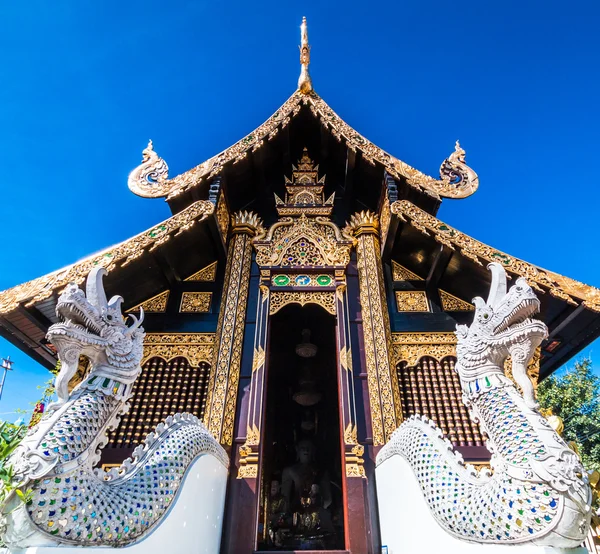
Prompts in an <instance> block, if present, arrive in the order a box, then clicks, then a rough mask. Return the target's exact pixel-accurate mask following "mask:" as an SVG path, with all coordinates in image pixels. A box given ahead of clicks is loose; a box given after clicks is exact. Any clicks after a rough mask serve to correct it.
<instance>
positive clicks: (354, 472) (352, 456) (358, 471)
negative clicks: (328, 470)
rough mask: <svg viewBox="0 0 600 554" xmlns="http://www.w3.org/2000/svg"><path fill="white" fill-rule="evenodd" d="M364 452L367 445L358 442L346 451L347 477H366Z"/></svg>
mask: <svg viewBox="0 0 600 554" xmlns="http://www.w3.org/2000/svg"><path fill="white" fill-rule="evenodd" d="M364 453H365V447H364V446H363V445H362V444H356V445H354V446H353V447H352V448H351V449H350V451H347V452H346V460H345V461H346V477H366V474H365V467H364V463H365V461H364V459H363V455H364Z"/></svg>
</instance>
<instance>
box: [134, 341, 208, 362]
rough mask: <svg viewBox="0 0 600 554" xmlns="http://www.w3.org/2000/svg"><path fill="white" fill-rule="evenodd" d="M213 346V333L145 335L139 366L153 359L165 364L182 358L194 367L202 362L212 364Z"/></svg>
mask: <svg viewBox="0 0 600 554" xmlns="http://www.w3.org/2000/svg"><path fill="white" fill-rule="evenodd" d="M214 345H215V334H214V333H146V336H145V337H144V356H143V358H142V361H141V362H140V365H144V364H145V363H146V362H147V361H148V360H149V359H150V358H154V357H159V358H162V359H163V360H165V362H170V361H171V360H172V359H173V358H179V357H183V358H186V359H187V360H188V362H189V363H190V365H192V366H194V367H197V366H199V365H200V364H201V363H202V362H205V363H207V364H212V358H213V353H214Z"/></svg>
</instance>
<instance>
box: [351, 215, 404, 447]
mask: <svg viewBox="0 0 600 554" xmlns="http://www.w3.org/2000/svg"><path fill="white" fill-rule="evenodd" d="M350 225H351V229H352V231H353V232H354V234H355V236H356V237H357V246H356V252H357V262H358V263H357V267H358V280H359V288H360V304H361V312H362V317H363V337H364V345H365V361H366V366H367V383H368V387H369V398H370V408H371V420H372V425H373V444H374V445H375V446H378V445H383V444H385V443H386V442H387V441H388V440H389V438H390V436H391V434H392V433H393V432H394V430H395V429H396V428H397V427H398V425H399V424H400V422H401V421H402V411H401V410H402V408H401V405H400V392H399V388H398V378H397V373H396V371H395V368H394V367H392V362H393V359H392V356H393V352H392V340H391V331H390V319H389V313H388V307H387V302H386V299H385V298H386V297H385V288H384V281H383V266H382V263H381V252H380V245H379V240H378V235H377V233H378V226H379V222H378V217H377V216H375V215H374V214H372V213H370V212H362V213H360V214H356V215H354V216H353V217H352V218H351V220H350Z"/></svg>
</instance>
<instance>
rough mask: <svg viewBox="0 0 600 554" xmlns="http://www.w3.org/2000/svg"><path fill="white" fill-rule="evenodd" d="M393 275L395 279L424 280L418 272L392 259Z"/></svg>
mask: <svg viewBox="0 0 600 554" xmlns="http://www.w3.org/2000/svg"><path fill="white" fill-rule="evenodd" d="M392 277H393V279H394V281H424V280H425V279H423V277H419V276H418V275H417V274H416V273H413V272H412V271H410V270H408V269H406V268H405V267H404V266H403V265H400V264H399V263H398V262H395V261H394V260H392Z"/></svg>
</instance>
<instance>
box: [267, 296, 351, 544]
mask: <svg viewBox="0 0 600 554" xmlns="http://www.w3.org/2000/svg"><path fill="white" fill-rule="evenodd" d="M335 323H336V321H335V317H334V316H332V315H330V314H328V313H327V312H325V311H324V310H323V309H322V308H320V307H319V306H317V305H313V304H308V305H306V306H304V307H301V306H299V305H297V304H291V305H288V306H285V307H284V308H282V309H281V310H280V311H279V312H277V313H276V314H274V315H273V316H271V321H270V338H269V350H268V358H267V389H266V409H265V417H264V421H265V427H264V429H265V431H264V432H265V436H264V449H263V452H262V471H261V476H262V479H261V494H260V516H259V523H260V524H259V527H258V547H259V550H272V551H273V550H276V551H294V550H342V549H344V543H345V539H344V536H345V533H344V531H345V530H344V520H345V517H344V502H343V497H344V493H343V486H344V484H343V479H342V463H341V448H342V439H341V436H342V434H341V431H340V419H339V417H340V416H339V397H338V377H337V373H338V371H337V357H336V351H337V349H336V334H335V331H336V328H335Z"/></svg>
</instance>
